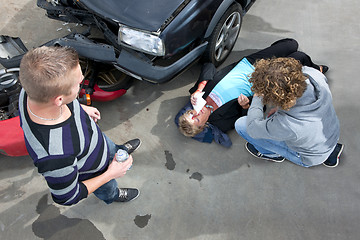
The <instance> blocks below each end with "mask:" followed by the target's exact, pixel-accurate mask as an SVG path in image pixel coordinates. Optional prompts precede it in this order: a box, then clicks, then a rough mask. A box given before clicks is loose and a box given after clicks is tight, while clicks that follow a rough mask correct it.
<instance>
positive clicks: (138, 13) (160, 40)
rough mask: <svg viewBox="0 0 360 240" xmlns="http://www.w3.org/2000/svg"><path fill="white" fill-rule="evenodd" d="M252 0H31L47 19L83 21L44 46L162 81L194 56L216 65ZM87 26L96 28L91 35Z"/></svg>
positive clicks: (228, 48) (229, 47) (229, 46)
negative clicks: (67, 49)
mask: <svg viewBox="0 0 360 240" xmlns="http://www.w3.org/2000/svg"><path fill="white" fill-rule="evenodd" d="M254 2H255V0H171V1H169V0H137V1H128V0H107V1H98V0H76V1H75V0H37V5H38V6H39V7H40V8H43V9H45V10H46V14H47V16H48V17H49V18H52V19H57V20H60V21H63V22H72V23H79V24H84V25H88V26H89V29H87V31H85V33H81V34H79V33H76V34H70V35H68V36H65V37H63V38H59V39H54V40H53V41H50V42H49V43H47V45H61V46H70V47H74V48H75V49H76V50H77V51H78V53H79V55H80V56H82V57H84V58H86V59H91V60H94V61H95V62H102V63H107V64H111V65H113V66H114V67H115V68H116V69H118V70H120V71H121V72H123V73H125V74H127V75H129V76H131V77H134V78H136V79H139V80H144V81H149V82H152V83H164V82H167V81H169V80H171V79H173V78H174V77H175V76H176V75H178V74H180V73H181V72H182V71H184V70H186V69H187V68H188V67H189V66H190V65H191V64H192V63H194V62H195V61H196V60H199V59H200V60H202V61H208V62H212V63H213V64H215V66H219V65H220V64H221V63H223V62H224V61H225V59H226V58H227V57H228V56H229V54H230V52H231V50H232V49H233V47H234V45H235V42H236V40H237V38H238V35H239V32H240V28H241V24H242V19H243V16H244V14H245V13H246V12H247V11H248V10H249V9H250V7H251V6H252V5H253V3H254ZM93 29H96V31H97V32H100V33H101V35H102V36H101V37H100V38H95V37H92V35H91V34H92V32H94V31H93Z"/></svg>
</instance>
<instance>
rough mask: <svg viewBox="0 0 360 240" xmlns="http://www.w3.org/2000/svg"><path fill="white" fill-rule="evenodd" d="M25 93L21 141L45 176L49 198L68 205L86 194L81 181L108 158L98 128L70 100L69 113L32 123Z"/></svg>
mask: <svg viewBox="0 0 360 240" xmlns="http://www.w3.org/2000/svg"><path fill="white" fill-rule="evenodd" d="M26 106H27V97H26V93H25V91H24V89H23V90H22V91H21V93H20V98H19V112H20V124H21V127H22V129H23V131H24V136H25V144H26V148H27V150H28V152H29V155H30V157H31V158H32V159H33V161H34V165H35V166H36V167H37V168H38V172H39V173H40V174H42V175H43V176H44V177H45V180H46V182H47V184H48V186H49V188H50V191H51V195H52V198H53V200H54V201H55V202H56V203H58V204H62V205H72V204H75V203H77V202H79V201H80V200H81V199H83V198H86V197H87V195H88V191H87V188H86V186H85V185H84V184H83V183H82V181H84V180H87V179H90V178H93V177H96V176H98V175H100V174H101V173H103V172H104V171H105V170H106V169H107V167H108V165H109V162H110V157H109V151H108V147H107V144H106V141H105V139H104V136H103V134H102V132H101V130H100V128H99V127H98V126H97V125H96V123H95V122H94V121H93V120H92V119H91V118H90V117H89V115H88V114H87V113H86V112H85V111H84V110H83V108H82V107H81V106H80V103H79V101H77V100H74V101H73V102H71V103H69V104H68V105H67V106H68V107H69V109H70V111H71V113H72V114H71V117H70V118H69V119H67V120H66V121H64V122H62V123H59V124H56V125H41V124H37V123H34V122H33V121H32V120H31V119H30V117H29V115H28V112H27V110H26Z"/></svg>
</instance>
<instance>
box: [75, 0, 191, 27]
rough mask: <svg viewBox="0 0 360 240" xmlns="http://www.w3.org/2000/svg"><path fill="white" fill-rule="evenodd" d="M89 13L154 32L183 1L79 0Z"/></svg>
mask: <svg viewBox="0 0 360 240" xmlns="http://www.w3.org/2000/svg"><path fill="white" fill-rule="evenodd" d="M80 2H81V3H83V4H84V5H85V6H86V7H87V8H88V9H89V10H90V11H93V12H95V13H97V14H99V15H100V16H102V17H105V18H108V19H112V20H114V21H116V22H119V23H121V24H124V25H127V26H130V27H133V28H138V29H142V30H147V31H152V32H156V31H157V30H159V29H160V27H161V26H162V25H163V24H164V22H165V20H166V19H168V18H169V17H170V16H171V14H172V13H173V12H174V11H175V10H176V9H177V8H178V7H179V6H180V5H181V3H182V2H184V0H142V1H139V0H106V1H101V0H100V1H99V0H80Z"/></svg>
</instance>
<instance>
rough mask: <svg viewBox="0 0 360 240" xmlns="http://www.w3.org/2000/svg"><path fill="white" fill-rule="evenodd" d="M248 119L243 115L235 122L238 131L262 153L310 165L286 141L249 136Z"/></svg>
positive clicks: (298, 163) (301, 164) (302, 164)
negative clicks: (247, 129)
mask: <svg viewBox="0 0 360 240" xmlns="http://www.w3.org/2000/svg"><path fill="white" fill-rule="evenodd" d="M246 119H247V117H246V116H245V117H241V118H239V119H238V120H237V121H236V122H235V129H236V132H237V133H238V134H239V135H240V136H242V137H243V138H244V139H245V140H246V141H248V142H249V143H251V144H252V145H254V147H255V148H256V149H257V150H258V151H259V152H260V153H262V154H264V155H267V156H271V155H276V154H277V155H280V156H283V157H284V158H286V159H287V160H289V161H291V162H293V163H295V164H297V165H300V166H303V167H310V166H309V165H306V164H304V163H303V162H302V160H301V156H300V154H299V153H298V152H295V151H294V150H292V149H290V148H289V147H288V146H287V145H286V143H285V142H283V141H275V140H271V139H264V138H259V139H255V138H252V137H250V136H249V134H248V133H247V131H246Z"/></svg>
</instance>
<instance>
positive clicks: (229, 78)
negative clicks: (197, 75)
mask: <svg viewBox="0 0 360 240" xmlns="http://www.w3.org/2000/svg"><path fill="white" fill-rule="evenodd" d="M254 69H255V68H254V66H253V65H252V64H251V63H250V62H249V61H248V60H247V59H246V58H243V59H242V60H241V61H240V62H239V63H238V64H237V65H236V66H235V67H234V68H233V69H232V70H231V71H230V72H229V73H228V74H226V76H225V77H224V78H223V79H222V80H221V81H220V82H219V83H218V84H217V85H216V86H215V87H214V89H213V90H212V91H211V93H210V94H209V96H210V97H211V98H212V99H213V100H214V101H215V103H216V104H217V105H218V106H219V107H220V106H222V105H223V104H225V103H227V102H229V101H231V100H233V99H235V98H237V97H239V96H240V94H243V95H245V96H247V97H250V96H252V95H254V93H253V92H252V91H251V86H252V84H251V83H250V82H249V78H250V75H251V73H253V72H254Z"/></svg>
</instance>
